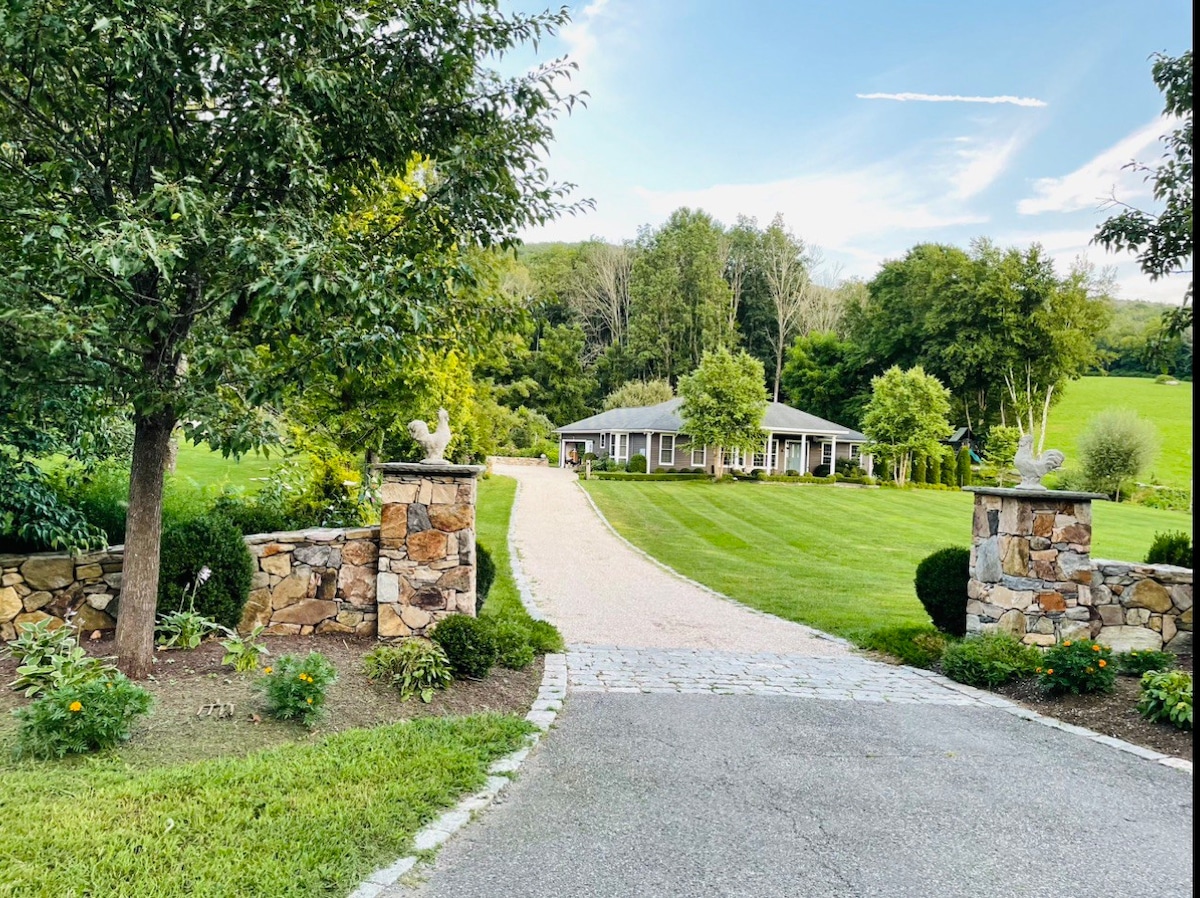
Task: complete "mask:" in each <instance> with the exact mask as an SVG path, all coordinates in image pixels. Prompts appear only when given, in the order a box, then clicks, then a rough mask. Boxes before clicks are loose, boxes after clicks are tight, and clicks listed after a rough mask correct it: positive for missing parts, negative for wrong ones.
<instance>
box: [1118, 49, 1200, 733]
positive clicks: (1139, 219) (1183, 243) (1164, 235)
mask: <svg viewBox="0 0 1200 898" xmlns="http://www.w3.org/2000/svg"><path fill="white" fill-rule="evenodd" d="M1153 59H1154V65H1153V66H1152V67H1151V73H1152V75H1153V78H1154V84H1155V85H1156V86H1157V87H1158V89H1159V90H1160V91H1162V94H1163V99H1164V103H1163V107H1164V108H1163V112H1164V114H1165V115H1166V116H1167V117H1168V118H1170V119H1171V120H1173V121H1175V122H1177V123H1178V127H1177V128H1175V129H1174V130H1173V131H1171V132H1170V133H1169V134H1167V135H1164V137H1163V141H1164V142H1165V143H1166V145H1167V152H1166V154H1165V155H1164V160H1163V162H1162V163H1161V164H1160V165H1159V166H1158V167H1157V168H1153V169H1152V168H1149V167H1148V166H1144V165H1139V164H1136V163H1134V164H1132V165H1131V167H1133V168H1135V169H1138V170H1141V171H1143V172H1145V175H1146V180H1147V181H1149V182H1150V183H1151V184H1152V185H1153V193H1154V198H1155V200H1157V201H1158V203H1160V204H1161V205H1162V211H1160V212H1158V213H1157V214H1152V213H1149V212H1145V211H1143V210H1141V209H1137V208H1134V207H1132V206H1124V208H1123V209H1122V211H1121V212H1119V213H1117V214H1116V215H1114V216H1113V217H1112V218H1109V219H1108V220H1107V221H1105V222H1104V223H1103V224H1102V225H1100V227H1099V228H1098V229H1097V231H1096V236H1095V238H1094V239H1095V241H1096V242H1097V243H1099V244H1100V245H1101V246H1103V247H1104V248H1105V249H1108V250H1113V251H1117V252H1120V251H1127V252H1133V253H1136V254H1137V259H1138V265H1139V266H1140V267H1141V269H1142V271H1143V272H1145V273H1146V274H1148V275H1149V276H1150V278H1151V279H1152V280H1158V279H1159V278H1162V277H1166V276H1168V275H1171V274H1179V273H1185V272H1186V273H1187V274H1188V275H1189V277H1188V281H1187V287H1186V289H1185V290H1184V291H1183V304H1182V306H1180V307H1179V308H1177V309H1170V310H1167V311H1166V312H1164V313H1163V325H1164V329H1165V331H1166V332H1167V333H1168V334H1181V333H1183V332H1184V331H1185V330H1187V329H1188V328H1190V327H1191V326H1192V305H1191V298H1192V279H1191V277H1190V275H1191V261H1192V152H1193V148H1192V90H1193V85H1192V82H1193V70H1192V51H1191V50H1187V51H1186V52H1184V53H1183V54H1181V55H1180V56H1177V57H1171V56H1167V55H1165V54H1162V53H1155V54H1154V56H1153ZM1189 707H1190V705H1189ZM1189 716H1190V711H1189Z"/></svg>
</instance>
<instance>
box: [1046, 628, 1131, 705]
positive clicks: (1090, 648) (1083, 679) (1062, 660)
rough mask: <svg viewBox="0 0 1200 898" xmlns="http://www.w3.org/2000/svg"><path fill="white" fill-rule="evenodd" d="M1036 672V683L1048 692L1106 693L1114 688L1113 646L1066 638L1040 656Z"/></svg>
mask: <svg viewBox="0 0 1200 898" xmlns="http://www.w3.org/2000/svg"><path fill="white" fill-rule="evenodd" d="M1035 673H1036V674H1037V675H1038V686H1039V687H1040V688H1041V690H1042V691H1043V692H1046V693H1049V694H1051V695H1055V694H1060V693H1064V692H1069V693H1071V694H1072V695H1083V694H1085V693H1089V692H1102V693H1108V692H1112V691H1113V684H1114V683H1115V682H1116V679H1117V666H1116V665H1115V664H1113V661H1112V649H1110V648H1109V647H1108V646H1106V645H1101V644H1100V643H1098V642H1092V641H1091V640H1090V639H1084V640H1071V639H1067V640H1064V641H1063V642H1060V643H1059V644H1058V645H1056V646H1053V647H1052V648H1050V649H1049V650H1048V651H1047V652H1046V654H1045V655H1043V656H1042V661H1041V664H1040V665H1039V666H1038V667H1037V669H1036V671H1035Z"/></svg>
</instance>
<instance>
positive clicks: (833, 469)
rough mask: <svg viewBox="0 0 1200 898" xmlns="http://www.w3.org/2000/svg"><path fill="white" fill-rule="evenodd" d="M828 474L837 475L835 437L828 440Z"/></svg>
mask: <svg viewBox="0 0 1200 898" xmlns="http://www.w3.org/2000/svg"><path fill="white" fill-rule="evenodd" d="M829 473H830V474H831V475H832V474H836V473H837V437H830V438H829Z"/></svg>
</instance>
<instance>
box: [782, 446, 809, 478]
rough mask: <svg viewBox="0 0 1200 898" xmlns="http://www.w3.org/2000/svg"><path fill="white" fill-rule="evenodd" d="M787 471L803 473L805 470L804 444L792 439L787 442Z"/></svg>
mask: <svg viewBox="0 0 1200 898" xmlns="http://www.w3.org/2000/svg"><path fill="white" fill-rule="evenodd" d="M784 470H785V471H799V472H800V473H801V474H803V473H805V471H804V444H803V443H794V442H792V441H791V440H788V442H787V465H786V466H785V468H784Z"/></svg>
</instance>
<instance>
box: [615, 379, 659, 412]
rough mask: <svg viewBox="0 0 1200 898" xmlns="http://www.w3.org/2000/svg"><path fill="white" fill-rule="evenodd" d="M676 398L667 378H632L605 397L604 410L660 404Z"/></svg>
mask: <svg viewBox="0 0 1200 898" xmlns="http://www.w3.org/2000/svg"><path fill="white" fill-rule="evenodd" d="M674 398H675V391H674V390H672V389H671V385H670V383H668V382H667V381H665V380H631V381H628V382H627V383H624V384H622V385H621V386H620V387H618V388H617V389H615V390H613V391H612V392H611V393H609V394H608V395H607V396H605V397H604V410H605V411H608V410H609V409H614V408H640V407H642V406H645V405H658V404H659V403H660V402H666V401H667V400H669V399H674Z"/></svg>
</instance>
